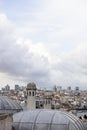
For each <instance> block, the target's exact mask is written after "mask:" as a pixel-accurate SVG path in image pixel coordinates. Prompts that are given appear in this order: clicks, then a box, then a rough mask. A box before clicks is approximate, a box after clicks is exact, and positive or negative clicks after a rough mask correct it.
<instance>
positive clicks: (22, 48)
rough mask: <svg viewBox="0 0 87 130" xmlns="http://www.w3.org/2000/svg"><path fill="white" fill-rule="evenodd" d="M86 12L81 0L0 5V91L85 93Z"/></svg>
mask: <svg viewBox="0 0 87 130" xmlns="http://www.w3.org/2000/svg"><path fill="white" fill-rule="evenodd" d="M86 7H87V2H86V1H85V0H83V1H82V0H81V1H78V0H73V1H71V0H66V1H64V0H42V1H41V0H37V1H35V0H33V1H30V0H26V1H24V0H15V1H11V0H9V1H7V0H0V86H5V85H6V84H9V85H11V86H14V85H15V84H19V85H26V84H27V83H28V82H35V83H36V84H37V86H39V87H47V88H49V87H51V86H54V85H55V84H56V85H61V86H64V87H66V86H71V87H72V88H74V87H75V86H79V87H80V88H81V89H87V60H86V57H87V17H86V12H87V8H86ZM0 89H1V88H0Z"/></svg>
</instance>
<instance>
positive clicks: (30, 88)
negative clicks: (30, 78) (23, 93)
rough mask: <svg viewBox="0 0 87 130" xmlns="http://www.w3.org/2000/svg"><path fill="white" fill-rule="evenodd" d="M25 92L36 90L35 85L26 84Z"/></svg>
mask: <svg viewBox="0 0 87 130" xmlns="http://www.w3.org/2000/svg"><path fill="white" fill-rule="evenodd" d="M27 90H36V84H35V83H29V84H27Z"/></svg>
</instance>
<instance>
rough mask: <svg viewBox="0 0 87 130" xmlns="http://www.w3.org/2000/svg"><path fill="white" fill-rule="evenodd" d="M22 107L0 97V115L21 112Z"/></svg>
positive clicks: (6, 98)
mask: <svg viewBox="0 0 87 130" xmlns="http://www.w3.org/2000/svg"><path fill="white" fill-rule="evenodd" d="M21 110H22V107H21V106H20V105H19V104H18V103H17V102H15V101H13V100H11V99H10V98H8V97H6V96H0V113H7V112H9V113H14V112H18V111H21Z"/></svg>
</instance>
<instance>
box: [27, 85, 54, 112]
mask: <svg viewBox="0 0 87 130" xmlns="http://www.w3.org/2000/svg"><path fill="white" fill-rule="evenodd" d="M36 90H37V88H36V84H34V83H29V84H27V88H26V91H27V109H30V110H32V109H36V108H39V109H41V108H42V109H51V103H52V98H51V96H50V95H48V94H46V95H43V96H36Z"/></svg>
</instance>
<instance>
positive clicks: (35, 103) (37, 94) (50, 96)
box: [0, 82, 87, 130]
mask: <svg viewBox="0 0 87 130" xmlns="http://www.w3.org/2000/svg"><path fill="white" fill-rule="evenodd" d="M2 98H3V99H2ZM7 98H9V99H10V100H12V101H14V102H16V103H17V104H19V105H20V106H21V107H20V106H19V107H18V106H17V107H16V108H15V109H13V108H11V107H9V106H8V107H7V106H4V108H3V109H5V110H4V112H3V113H5V114H4V115H3V114H1V117H0V119H1V120H2V124H0V128H2V130H6V129H7V128H6V125H5V123H6V124H7V123H9V122H10V124H9V125H8V130H19V129H18V128H16V127H17V126H16V125H15V122H16V120H15V114H14V113H17V112H18V113H19V114H20V111H26V110H53V111H55V110H57V111H61V112H67V113H70V114H73V115H75V116H76V117H77V118H79V119H80V120H82V121H83V122H84V126H85V127H86V125H87V123H86V122H87V114H86V113H87V91H84V90H80V88H79V87H78V86H76V87H75V89H74V90H72V88H71V86H68V87H67V88H66V89H63V88H62V86H56V85H55V86H53V89H52V90H47V89H38V88H37V86H36V84H35V83H34V82H32V83H28V84H27V86H19V85H17V84H16V85H15V86H14V89H11V88H10V86H9V85H8V84H7V85H6V86H5V87H2V90H1V91H0V100H1V101H0V103H1V104H0V106H1V108H0V113H2V101H4V100H6V101H4V103H5V102H9V100H8V101H7ZM8 104H9V105H10V104H11V103H8ZM8 104H7V105H8ZM3 105H4V104H3ZM19 108H20V109H19ZM8 110H9V112H8ZM9 113H10V114H11V113H12V115H13V118H12V115H11V116H9ZM13 121H14V122H13ZM3 124H4V125H3ZM22 124H23V122H22ZM84 129H85V128H84ZM23 130H24V129H23Z"/></svg>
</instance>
